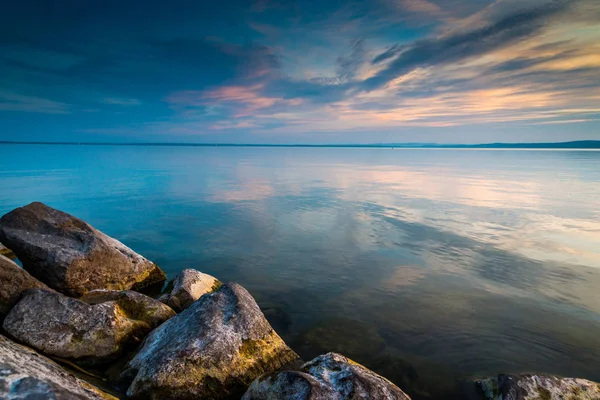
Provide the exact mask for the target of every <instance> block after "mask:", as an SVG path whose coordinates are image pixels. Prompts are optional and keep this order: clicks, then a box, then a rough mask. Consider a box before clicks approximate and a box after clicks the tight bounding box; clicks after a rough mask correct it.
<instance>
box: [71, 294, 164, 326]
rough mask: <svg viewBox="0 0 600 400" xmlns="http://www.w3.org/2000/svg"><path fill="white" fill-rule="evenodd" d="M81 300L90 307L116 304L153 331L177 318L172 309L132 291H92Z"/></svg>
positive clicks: (129, 316) (130, 316)
mask: <svg viewBox="0 0 600 400" xmlns="http://www.w3.org/2000/svg"><path fill="white" fill-rule="evenodd" d="M79 300H81V301H83V302H85V303H87V304H89V305H96V304H102V303H106V302H115V303H116V304H117V305H118V306H119V307H120V308H121V309H122V310H123V311H124V312H125V313H126V314H127V317H128V318H131V319H134V320H138V321H143V322H145V323H147V324H148V325H149V326H150V328H151V329H154V328H156V327H157V326H159V325H160V324H162V323H163V322H165V321H166V320H168V319H169V318H171V317H173V316H175V311H173V309H172V308H171V307H169V306H167V305H165V304H163V303H161V302H160V301H158V300H155V299H153V298H152V297H148V296H146V295H145V294H142V293H138V292H134V291H132V290H123V291H119V290H106V289H99V290H92V291H91V292H88V293H86V294H85V295H83V297H81V298H80V299H79Z"/></svg>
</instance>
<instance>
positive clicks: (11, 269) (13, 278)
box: [0, 255, 48, 320]
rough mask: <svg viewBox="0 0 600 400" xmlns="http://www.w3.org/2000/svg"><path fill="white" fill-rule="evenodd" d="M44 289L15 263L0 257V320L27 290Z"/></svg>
mask: <svg viewBox="0 0 600 400" xmlns="http://www.w3.org/2000/svg"><path fill="white" fill-rule="evenodd" d="M35 288H46V289H48V287H47V286H46V285H44V284H43V283H42V282H40V281H38V280H37V279H35V278H34V277H33V276H31V275H29V273H28V272H27V271H25V270H24V269H23V268H21V267H19V266H18V265H17V264H16V263H14V262H13V261H12V260H9V259H8V258H6V257H4V256H2V255H0V320H2V319H3V318H4V317H5V316H6V314H8V312H9V311H10V310H11V309H12V308H13V307H14V306H15V304H17V302H18V301H19V300H20V299H21V294H22V293H23V292H24V291H25V290H27V289H35Z"/></svg>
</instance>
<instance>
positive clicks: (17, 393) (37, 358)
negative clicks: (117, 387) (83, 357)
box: [0, 336, 116, 400]
mask: <svg viewBox="0 0 600 400" xmlns="http://www.w3.org/2000/svg"><path fill="white" fill-rule="evenodd" d="M0 398H1V399H5V400H23V399H29V400H46V399H54V400H85V399H93V400H116V397H113V396H111V395H109V394H107V393H104V392H102V391H100V390H99V389H97V388H95V387H93V386H91V385H90V384H88V383H87V382H84V381H82V380H81V379H79V378H77V377H75V376H74V375H72V374H70V373H68V372H67V371H65V370H64V369H63V368H62V367H61V366H59V365H58V364H56V363H55V362H53V361H51V360H49V359H48V358H46V357H44V356H42V355H40V354H38V353H36V352H35V351H33V350H31V349H29V348H27V347H25V346H21V345H20V344H16V343H13V342H11V341H10V340H8V339H7V338H5V337H4V336H0Z"/></svg>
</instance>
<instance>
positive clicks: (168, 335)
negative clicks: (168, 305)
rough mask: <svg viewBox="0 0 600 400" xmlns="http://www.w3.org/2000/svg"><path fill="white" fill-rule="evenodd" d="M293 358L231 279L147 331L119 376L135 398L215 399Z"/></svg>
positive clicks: (233, 392)
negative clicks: (230, 281)
mask: <svg viewBox="0 0 600 400" xmlns="http://www.w3.org/2000/svg"><path fill="white" fill-rule="evenodd" d="M297 358H298V356H297V355H296V353H294V352H293V351H292V350H291V349H290V348H289V347H287V346H286V344H285V343H284V342H283V340H282V339H281V338H280V337H279V336H278V335H277V333H275V331H274V330H273V329H272V328H271V326H270V325H269V323H268V322H267V320H266V319H265V317H264V315H263V314H262V312H261V311H260V309H259V307H258V305H257V304H256V302H255V301H254V299H253V298H252V296H251V295H250V294H249V293H248V292H247V291H246V289H244V288H243V287H241V286H240V285H238V284H235V283H230V284H226V285H223V286H221V288H220V289H219V290H218V291H216V292H214V293H211V294H206V295H204V296H202V297H201V298H200V299H199V300H197V301H196V302H194V303H193V304H192V305H191V306H190V307H189V308H187V309H186V310H184V311H183V312H181V314H178V315H177V316H175V317H173V318H171V319H170V320H168V321H167V322H165V323H164V324H162V325H161V326H160V327H158V328H157V329H155V330H154V331H153V332H152V333H150V335H148V337H147V338H146V339H145V341H144V343H143V345H142V346H141V349H140V350H139V352H138V353H137V354H136V356H135V357H134V358H133V359H132V360H131V361H130V362H129V363H128V365H127V367H126V369H125V371H124V372H123V374H122V377H123V378H124V379H131V380H132V383H131V385H130V386H129V389H128V391H127V394H128V395H129V396H133V397H136V398H143V399H155V400H157V399H161V400H162V399H164V400H168V399H178V400H186V399H196V400H208V399H211V400H216V399H224V398H228V397H230V396H235V395H238V396H241V394H242V393H243V392H244V391H245V390H246V388H247V387H248V385H250V383H251V382H252V381H253V380H254V379H255V378H256V377H258V376H260V375H262V374H264V373H269V372H273V371H275V370H277V369H279V368H281V367H282V366H284V365H286V364H288V363H290V362H293V361H295V360H297Z"/></svg>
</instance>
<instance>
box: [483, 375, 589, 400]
mask: <svg viewBox="0 0 600 400" xmlns="http://www.w3.org/2000/svg"><path fill="white" fill-rule="evenodd" d="M477 385H478V386H479V387H480V388H481V390H482V392H483V395H484V398H485V399H486V400H563V399H568V400H600V384H598V383H596V382H592V381H588V380H585V379H578V378H561V377H557V376H549V375H498V376H497V377H493V378H488V379H482V380H480V381H477Z"/></svg>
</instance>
